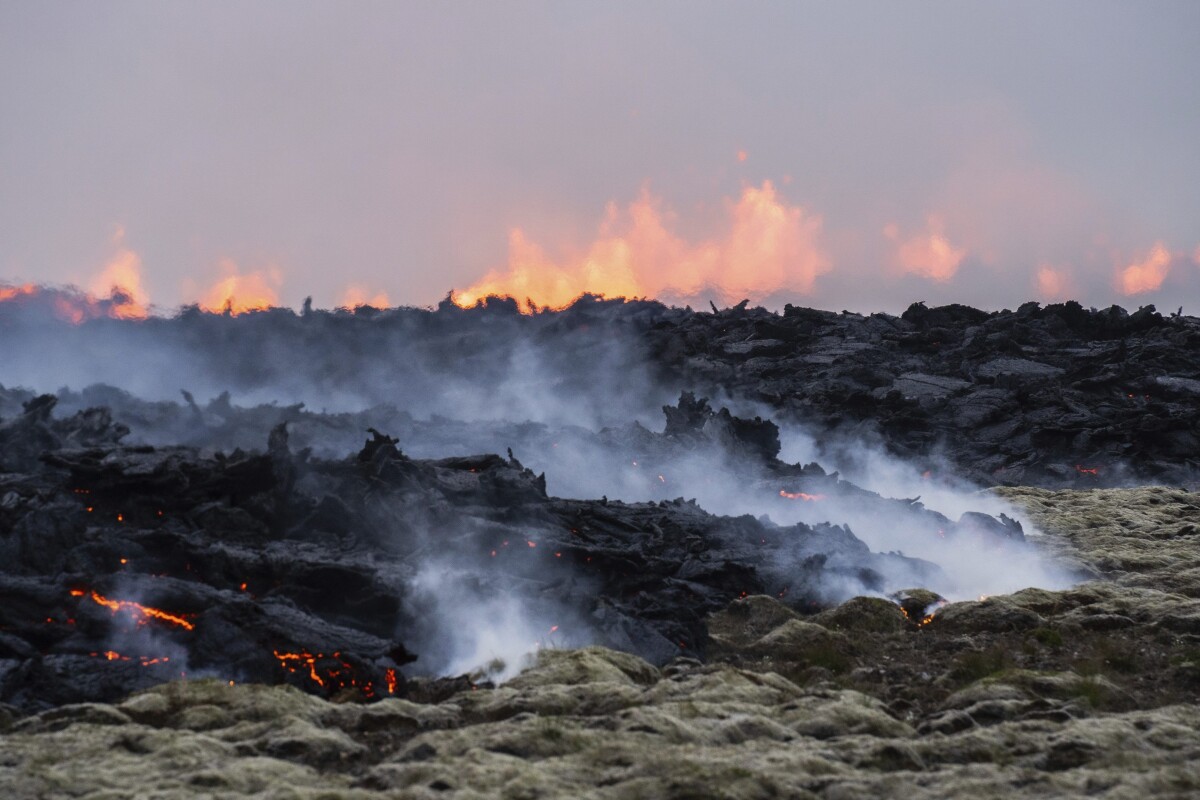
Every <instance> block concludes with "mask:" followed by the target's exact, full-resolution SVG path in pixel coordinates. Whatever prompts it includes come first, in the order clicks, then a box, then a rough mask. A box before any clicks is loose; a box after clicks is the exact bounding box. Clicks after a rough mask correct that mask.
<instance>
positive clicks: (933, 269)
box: [883, 215, 967, 283]
mask: <svg viewBox="0 0 1200 800" xmlns="http://www.w3.org/2000/svg"><path fill="white" fill-rule="evenodd" d="M927 224H928V231H927V232H926V233H918V234H915V235H913V236H911V237H909V238H907V239H904V240H903V241H902V240H901V238H900V226H899V225H897V224H896V223H894V222H891V223H888V224H887V225H885V226H884V228H883V235H884V236H885V237H886V238H888V239H890V240H892V242H893V243H895V246H896V250H895V252H894V253H893V255H892V260H893V262H894V263H895V265H896V266H897V267H899V269H900V270H901V271H902V272H908V273H911V274H913V275H919V276H921V277H922V278H929V279H930V280H935V281H938V282H939V283H945V282H946V281H948V280H950V279H951V278H953V277H954V274H955V273H956V272H958V268H959V266H960V265H961V264H962V261H963V259H964V258H965V257H966V255H967V251H966V250H965V249H963V248H960V247H955V246H954V245H953V244H951V243H950V240H949V239H947V238H946V235H945V231H944V225H943V224H942V220H941V218H940V217H938V216H936V215H931V216H930V217H929V219H928V221H927Z"/></svg>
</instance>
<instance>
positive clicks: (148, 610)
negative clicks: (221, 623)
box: [71, 589, 196, 631]
mask: <svg viewBox="0 0 1200 800" xmlns="http://www.w3.org/2000/svg"><path fill="white" fill-rule="evenodd" d="M71 595H72V596H74V597H83V596H84V595H87V596H88V597H89V599H90V600H92V602H94V603H96V604H97V605H101V606H104V607H105V608H107V609H108V610H109V611H111V612H112V613H113V614H117V613H119V612H121V611H124V612H126V613H128V614H129V615H130V616H131V617H133V619H134V620H135V621H136V622H137V624H138V625H145V624H146V623H147V622H149V621H150V620H152V619H154V620H158V621H160V622H166V623H167V624H169V625H174V626H176V627H179V628H183V629H184V630H188V631H190V630H194V629H195V627H196V626H195V625H194V624H192V623H191V622H189V621H188V620H187V619H186V618H185V617H183V616H180V615H179V614H172V613H170V612H168V611H163V610H162V609H160V608H152V607H150V606H144V605H142V604H141V603H135V602H133V601H132V600H111V599H109V598H107V597H105V596H104V595H102V594H100V593H99V592H97V591H94V590H93V591H91V592H90V593H89V592H86V591H84V590H83V589H72V590H71Z"/></svg>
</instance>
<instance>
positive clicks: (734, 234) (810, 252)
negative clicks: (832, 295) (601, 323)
mask: <svg viewBox="0 0 1200 800" xmlns="http://www.w3.org/2000/svg"><path fill="white" fill-rule="evenodd" d="M726 211H727V214H728V217H729V230H728V231H727V233H726V234H725V236H724V237H723V238H721V239H718V240H711V241H701V242H697V243H690V242H687V241H685V240H684V239H682V238H680V237H679V236H677V235H675V234H674V233H672V232H671V230H670V229H669V228H668V223H669V222H670V221H671V220H672V219H673V215H671V214H670V213H669V212H667V211H664V210H663V208H662V203H661V202H660V201H659V200H658V199H656V198H654V197H652V196H651V195H650V193H649V192H648V191H646V190H643V191H642V194H641V196H640V197H639V198H638V199H637V200H636V201H634V202H633V203H631V204H630V205H629V207H628V208H627V209H625V210H624V212H622V211H620V210H619V209H618V208H617V207H616V205H615V204H610V205H609V207H608V210H607V214H606V217H605V220H604V222H603V223H602V224H601V226H600V230H599V235H598V237H597V238H596V240H595V241H594V242H592V244H591V245H589V246H588V248H587V250H586V252H584V253H583V254H581V255H579V256H576V257H573V258H567V259H565V260H563V261H561V262H556V261H555V260H553V259H551V258H550V257H549V256H547V255H546V254H545V252H544V251H543V249H542V248H541V247H540V246H539V245H537V244H536V243H534V242H531V241H529V240H528V239H527V238H526V236H525V233H524V232H523V231H521V230H520V229H519V228H517V229H513V230H512V231H511V232H510V234H509V254H508V265H507V268H506V269H505V270H503V271H501V270H493V271H491V272H489V273H488V274H487V275H486V276H484V278H483V279H482V280H480V281H478V282H477V283H475V284H473V285H471V286H470V287H468V288H467V289H466V290H465V291H462V292H458V293H456V294H455V296H454V302H455V303H457V304H458V305H459V306H461V307H463V308H469V307H471V306H473V305H475V303H477V302H478V301H479V300H481V299H482V298H484V297H489V296H503V297H512V298H515V299H517V300H518V302H521V301H524V302H525V306H524V307H523V308H522V310H523V311H526V312H531V311H532V310H533V306H542V307H549V308H564V307H566V306H567V305H569V304H570V303H571V302H572V301H574V300H575V299H576V298H577V297H579V296H580V295H581V294H584V293H585V292H590V293H593V294H600V295H604V296H607V297H623V298H633V297H645V296H655V297H660V296H678V297H695V296H698V295H699V294H701V293H702V292H704V291H713V292H715V293H716V294H717V295H719V297H720V298H721V300H722V301H724V302H729V301H736V300H739V299H741V298H751V299H758V298H762V297H764V296H766V295H768V294H770V293H772V292H775V291H779V290H787V291H791V292H796V293H801V294H809V293H811V292H812V291H813V287H814V284H815V282H816V279H817V277H818V276H820V275H822V274H824V273H826V272H828V271H829V269H830V262H829V258H828V257H827V256H826V254H825V251H824V248H823V246H822V245H821V241H820V239H821V226H822V221H821V218H820V217H819V216H814V215H812V214H809V213H807V212H806V211H805V210H804V209H803V208H801V207H799V206H793V205H789V204H788V203H787V202H786V201H785V200H783V199H782V198H780V197H779V196H778V194H777V193H776V191H775V187H774V186H773V185H772V184H771V182H770V181H764V182H763V184H762V186H761V187H754V186H748V187H746V188H745V189H744V190H743V191H742V195H741V198H740V199H739V200H737V201H736V202H734V201H732V200H728V201H727V202H726Z"/></svg>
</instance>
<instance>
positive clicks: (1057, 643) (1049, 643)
mask: <svg viewBox="0 0 1200 800" xmlns="http://www.w3.org/2000/svg"><path fill="white" fill-rule="evenodd" d="M1029 635H1030V636H1032V637H1033V638H1034V640H1035V641H1037V643H1038V644H1042V645H1045V646H1046V647H1050V648H1053V649H1056V650H1057V649H1058V648H1060V647H1062V646H1063V636H1062V634H1061V633H1059V632H1058V631H1056V630H1054V629H1053V628H1034V629H1033V630H1032V631H1030V634H1029Z"/></svg>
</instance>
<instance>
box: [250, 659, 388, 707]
mask: <svg viewBox="0 0 1200 800" xmlns="http://www.w3.org/2000/svg"><path fill="white" fill-rule="evenodd" d="M272 652H273V653H274V655H275V658H276V660H277V661H279V665H280V666H281V667H283V668H284V669H285V670H287V671H288V672H291V673H293V674H302V675H306V676H307V678H308V679H309V680H311V681H312V682H313V683H315V684H316V685H317V686H319V687H320V688H322V689H325V690H326V691H328V690H330V689H346V688H355V689H358V690H359V691H361V692H362V693H363V694H364V695H365V696H366V697H374V696H375V687H374V686H373V684H372V683H371V682H370V681H364V682H362V683H360V682H359V679H358V677H357V676H356V674H355V670H354V666H353V665H352V664H350V663H348V662H347V661H345V660H343V659H342V654H341V652H340V651H339V652H335V653H333V654H332V655H326V654H324V653H310V652H308V651H307V650H301V651H300V652H298V653H281V652H279V651H278V650H273V651H272ZM385 676H386V680H387V684H388V694H394V693H395V691H396V684H397V681H398V679H397V677H396V671H395V670H394V669H389V670H388V671H387V672H386V673H385Z"/></svg>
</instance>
